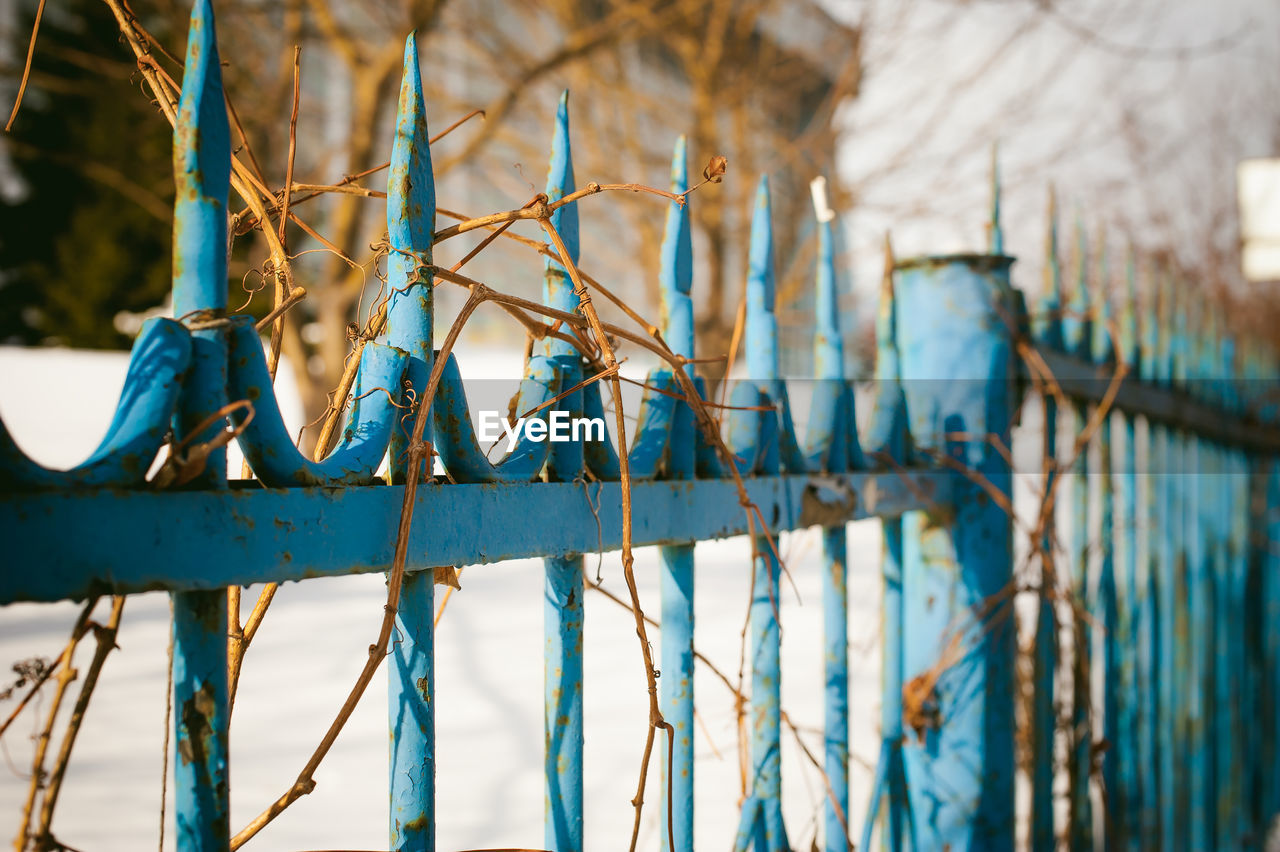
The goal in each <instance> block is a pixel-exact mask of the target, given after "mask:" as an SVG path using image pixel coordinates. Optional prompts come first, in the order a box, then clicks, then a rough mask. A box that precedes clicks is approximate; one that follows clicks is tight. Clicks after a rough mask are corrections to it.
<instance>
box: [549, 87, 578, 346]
mask: <svg viewBox="0 0 1280 852" xmlns="http://www.w3.org/2000/svg"><path fill="white" fill-rule="evenodd" d="M576 189H577V186H576V185H575V184H574V181H573V150H572V148H571V145H570V142H569V91H568V90H567V89H566V90H565V91H564V92H562V93H561V95H560V104H559V107H558V108H557V109H556V129H555V135H554V136H553V137H552V140H551V165H550V167H549V168H548V169H547V190H546V194H547V200H548V201H559V200H560V199H561V198H564V197H565V196H566V195H568V194H570V193H572V192H573V191H574V190H576ZM551 226H552V227H553V228H555V229H556V231H557V232H558V233H559V234H560V239H561V240H563V241H564V245H565V248H566V249H568V251H569V258H568V259H569V260H571V261H572V262H573V263H575V264H576V263H577V262H578V205H577V203H576V202H575V203H573V204H566V205H565V206H563V207H561V208H559V209H557V210H556V211H555V212H554V213H552V214H551ZM546 269H547V276H546V286H545V287H544V291H543V296H544V301H545V302H546V304H547V305H548V306H550V307H552V308H557V309H559V310H562V311H572V310H576V309H577V307H578V297H577V296H575V295H574V293H573V283H572V281H570V279H569V273H568V272H567V271H566V270H565V268H564V267H563V266H561V265H560V264H559V263H557V262H556V261H554V260H551V259H550V258H548V259H547V263H546ZM564 345H565V346H568V344H564Z"/></svg>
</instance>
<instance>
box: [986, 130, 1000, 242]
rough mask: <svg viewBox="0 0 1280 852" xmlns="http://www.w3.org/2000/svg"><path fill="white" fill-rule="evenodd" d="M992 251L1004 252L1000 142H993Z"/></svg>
mask: <svg viewBox="0 0 1280 852" xmlns="http://www.w3.org/2000/svg"><path fill="white" fill-rule="evenodd" d="M987 229H988V232H989V237H990V251H991V254H993V255H997V256H998V255H1003V254H1004V229H1003V228H1002V227H1001V225H1000V143H999V142H993V143H991V221H990V222H989V223H988V225H987Z"/></svg>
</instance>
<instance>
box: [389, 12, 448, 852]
mask: <svg viewBox="0 0 1280 852" xmlns="http://www.w3.org/2000/svg"><path fill="white" fill-rule="evenodd" d="M428 138H429V137H428V132H427V119H426V104H425V102H424V98H423V93H422V74H421V71H420V69H419V67H418V46H417V41H416V39H415V37H414V36H413V35H412V34H411V35H410V36H409V37H408V38H407V39H406V40H405V46H404V70H403V73H402V77H401V83H400V98H399V103H398V106H397V110H396V135H395V141H394V143H393V146H392V150H391V167H390V170H389V172H388V174H387V239H388V242H389V243H390V245H391V252H390V254H389V255H388V257H387V286H388V289H389V290H390V297H389V301H388V303H387V342H388V343H389V344H391V345H392V346H396V347H398V348H400V349H403V350H405V351H406V352H408V353H409V363H408V367H407V369H406V375H407V376H408V379H409V382H410V384H411V385H412V387H413V390H414V392H415V393H416V394H418V395H419V396H418V397H417V398H418V400H419V401H420V400H421V394H422V393H423V392H424V391H425V389H426V386H427V381H428V377H429V375H430V372H431V363H432V360H433V347H434V336H433V328H432V324H433V306H434V299H433V289H434V288H433V286H432V280H431V275H430V273H428V272H427V271H426V269H427V268H428V267H429V266H430V265H431V259H432V255H431V245H432V231H433V230H434V228H435V213H436V210H435V182H434V176H433V173H432V168H431V149H430V145H429V144H428V141H427V140H428ZM412 420H413V418H404V419H402V420H400V425H398V426H397V428H395V429H394V430H393V432H392V443H391V456H390V469H391V477H392V481H393V482H404V481H406V480H407V479H408V478H409V477H410V476H424V475H425V476H430V474H431V471H430V470H425V471H409V470H408V466H407V458H408V437H409V434H408V430H409V429H410V428H411V426H410V424H411V423H412ZM428 428H430V426H429V425H428ZM425 439H426V440H430V433H429V432H428V433H427V435H426V438H425ZM434 601H435V578H434V576H433V573H432V572H431V571H424V572H420V573H413V574H409V575H407V576H406V577H405V578H404V583H403V586H402V587H401V591H400V603H399V606H398V608H397V612H396V623H395V626H396V637H397V641H396V642H394V643H393V647H392V651H391V662H392V666H391V669H390V671H389V672H388V673H387V712H388V726H389V729H390V755H389V767H388V780H389V785H390V799H391V808H390V813H389V823H388V835H389V839H390V846H391V848H392V849H395V850H405V852H408V850H414V852H429V850H432V849H434V848H435V672H434V660H435V655H434V650H435V627H434V616H435V607H434Z"/></svg>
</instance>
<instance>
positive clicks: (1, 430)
mask: <svg viewBox="0 0 1280 852" xmlns="http://www.w3.org/2000/svg"><path fill="white" fill-rule="evenodd" d="M190 363H191V335H190V333H189V332H188V331H187V329H186V327H185V326H183V325H182V323H179V322H175V321H174V320H171V319H150V320H147V321H146V323H144V324H143V326H142V332H141V333H140V334H139V335H138V339H137V341H135V343H134V345H133V353H132V355H131V356H130V358H129V372H128V374H127V375H126V376H125V380H124V389H123V390H122V391H121V393H120V402H119V403H118V404H117V406H116V413H115V416H114V417H113V418H112V419H111V425H110V426H109V427H108V428H107V434H106V436H105V437H104V438H103V439H102V442H101V443H100V444H98V448H97V449H96V450H94V451H93V453H92V454H91V455H90V456H89V458H88V459H86V460H85V461H84V462H82V463H81V464H78V465H76V466H75V467H73V468H71V469H70V470H50V469H49V468H46V467H44V466H43V465H40V464H38V463H36V462H34V461H32V460H31V459H30V458H28V457H27V455H26V454H25V453H23V452H22V450H21V449H20V448H19V447H18V445H17V444H15V443H14V441H13V439H12V438H11V437H10V436H9V432H8V430H7V429H5V427H4V423H3V422H2V421H0V489H5V490H15V491H26V490H53V489H74V488H93V487H101V486H114V487H119V488H136V487H139V486H141V485H143V484H144V482H145V481H146V476H147V470H148V468H150V466H151V462H152V461H153V460H155V457H156V454H157V453H158V452H159V451H160V446H161V444H163V443H164V439H165V435H166V434H168V432H169V418H170V417H171V416H172V414H173V410H174V407H175V406H176V405H177V401H178V394H179V392H180V391H181V388H182V377H183V373H185V372H186V369H187V367H188V365H189V364H190Z"/></svg>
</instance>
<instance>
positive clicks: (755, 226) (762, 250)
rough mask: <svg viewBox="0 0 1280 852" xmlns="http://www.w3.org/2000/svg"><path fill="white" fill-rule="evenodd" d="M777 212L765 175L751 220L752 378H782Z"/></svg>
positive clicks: (748, 337) (749, 339) (749, 331)
mask: <svg viewBox="0 0 1280 852" xmlns="http://www.w3.org/2000/svg"><path fill="white" fill-rule="evenodd" d="M773 265H774V256H773V214H772V209H771V202H770V199H769V177H768V176H767V175H762V176H761V177H760V184H759V186H758V187H757V189H756V203H755V213H754V216H753V218H752V220H751V250H750V255H749V258H748V264H747V268H748V272H747V329H746V345H747V375H748V376H749V377H750V378H752V379H757V380H760V379H763V380H773V379H776V378H777V377H778V320H777V317H776V316H775V315H774V298H775V279H774V268H773Z"/></svg>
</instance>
